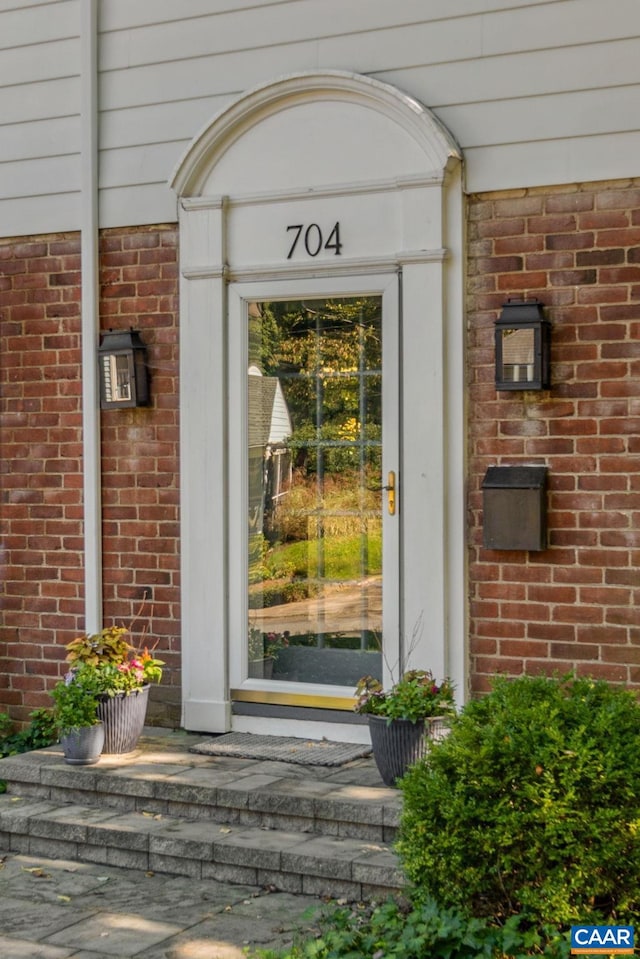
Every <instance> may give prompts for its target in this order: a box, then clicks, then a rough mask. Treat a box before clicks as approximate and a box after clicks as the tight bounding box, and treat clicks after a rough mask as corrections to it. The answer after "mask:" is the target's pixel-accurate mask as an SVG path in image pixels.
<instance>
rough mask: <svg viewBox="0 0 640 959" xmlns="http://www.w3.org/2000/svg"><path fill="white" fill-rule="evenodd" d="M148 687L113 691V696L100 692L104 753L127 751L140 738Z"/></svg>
mask: <svg viewBox="0 0 640 959" xmlns="http://www.w3.org/2000/svg"><path fill="white" fill-rule="evenodd" d="M148 701H149V687H148V686H143V687H142V688H141V689H134V690H133V692H131V693H129V694H128V695H127V694H126V693H116V695H115V696H101V697H100V700H99V702H98V716H99V717H100V719H101V720H102V721H103V723H104V731H105V736H104V749H103V752H104V753H105V754H109V755H112V754H113V753H130V752H132V751H133V750H134V749H135V748H136V746H137V744H138V740H139V738H140V735H141V733H142V730H143V728H144V721H145V718H146V715H147V703H148Z"/></svg>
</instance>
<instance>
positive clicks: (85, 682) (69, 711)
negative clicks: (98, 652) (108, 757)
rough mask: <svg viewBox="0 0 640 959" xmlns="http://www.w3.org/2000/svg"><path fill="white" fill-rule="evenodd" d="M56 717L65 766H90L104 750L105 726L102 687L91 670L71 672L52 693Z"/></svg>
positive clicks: (79, 669)
mask: <svg viewBox="0 0 640 959" xmlns="http://www.w3.org/2000/svg"><path fill="white" fill-rule="evenodd" d="M51 695H52V697H53V701H54V709H53V715H54V720H55V725H56V729H57V731H58V735H59V736H60V742H61V744H62V748H63V750H64V759H65V762H67V763H70V764H71V765H76V766H90V765H93V764H94V763H97V762H98V759H99V758H100V754H101V752H102V749H103V746H104V723H103V722H102V720H101V719H100V718H99V717H98V695H99V684H98V681H97V676H96V673H95V671H94V670H93V669H92V668H91V667H90V666H79V667H77V668H76V669H73V670H70V671H69V672H68V673H67V675H66V676H65V678H64V679H63V680H60V682H59V683H56V685H55V686H54V688H53V689H52V691H51Z"/></svg>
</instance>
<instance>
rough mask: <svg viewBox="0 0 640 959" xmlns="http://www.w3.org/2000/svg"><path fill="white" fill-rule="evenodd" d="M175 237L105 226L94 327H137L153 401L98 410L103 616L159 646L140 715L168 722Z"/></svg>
mask: <svg viewBox="0 0 640 959" xmlns="http://www.w3.org/2000/svg"><path fill="white" fill-rule="evenodd" d="M177 244H178V231H177V227H176V226H165V227H151V228H137V229H131V230H106V231H104V232H103V234H102V235H101V245H100V265H101V274H100V281H101V297H100V322H101V328H102V329H103V330H107V329H114V330H118V329H129V327H134V328H135V329H137V330H139V331H140V335H141V337H142V340H143V341H144V342H145V344H146V345H147V347H148V351H149V368H150V373H151V406H149V407H139V408H137V409H131V410H104V411H103V412H102V417H101V435H102V477H103V483H102V485H103V492H102V506H103V529H102V546H103V564H104V573H103V578H104V620H105V622H106V623H111V622H116V623H122V624H124V625H130V624H131V623H133V624H134V625H133V628H132V641H133V642H135V644H136V645H145V644H147V645H149V646H150V647H152V646H154V645H156V644H157V647H156V655H157V656H158V657H159V658H160V659H162V660H164V662H165V663H166V666H165V670H164V675H163V679H162V684H161V685H160V686H159V687H157V688H156V687H154V688H153V689H152V690H151V697H150V703H149V710H148V714H147V719H148V721H149V722H151V723H157V724H165V723H167V724H170V725H178V724H179V722H180V595H179V593H180V582H179V564H180V551H179V496H180V492H179V461H178V265H177Z"/></svg>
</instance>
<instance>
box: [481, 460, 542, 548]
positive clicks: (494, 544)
mask: <svg viewBox="0 0 640 959" xmlns="http://www.w3.org/2000/svg"><path fill="white" fill-rule="evenodd" d="M482 492H483V509H484V521H483V545H484V546H485V547H486V548H487V549H527V550H543V549H546V548H547V467H546V466H490V467H489V468H488V470H487V472H486V473H485V477H484V480H483V482H482Z"/></svg>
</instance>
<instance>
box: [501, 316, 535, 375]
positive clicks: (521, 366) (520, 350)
mask: <svg viewBox="0 0 640 959" xmlns="http://www.w3.org/2000/svg"><path fill="white" fill-rule="evenodd" d="M534 350H535V331H534V330H533V329H529V330H527V329H525V330H503V331H502V370H503V379H504V381H505V382H511V383H522V382H525V381H530V380H532V379H533V372H534V356H535V352H534Z"/></svg>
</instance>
